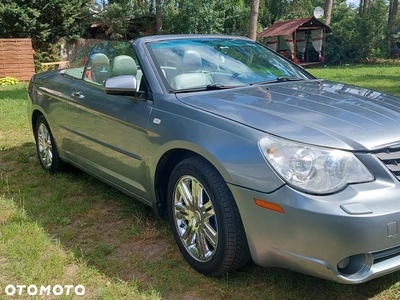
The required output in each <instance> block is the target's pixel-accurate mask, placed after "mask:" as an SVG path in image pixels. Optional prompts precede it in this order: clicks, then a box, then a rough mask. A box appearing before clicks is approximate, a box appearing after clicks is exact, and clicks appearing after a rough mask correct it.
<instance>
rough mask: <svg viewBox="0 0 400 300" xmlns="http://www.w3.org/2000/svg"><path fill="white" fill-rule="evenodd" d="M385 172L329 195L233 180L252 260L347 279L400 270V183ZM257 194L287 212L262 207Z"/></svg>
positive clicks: (357, 280)
mask: <svg viewBox="0 0 400 300" xmlns="http://www.w3.org/2000/svg"><path fill="white" fill-rule="evenodd" d="M386 175H387V176H385V177H386V179H387V180H380V179H379V178H378V179H377V180H375V181H374V182H370V183H365V184H358V185H350V186H348V187H347V188H346V189H345V190H343V191H341V192H340V193H337V194H334V195H328V196H313V195H307V194H303V193H300V192H298V191H296V190H293V189H292V188H290V187H288V186H283V187H281V188H280V189H278V190H277V191H275V192H273V193H270V194H266V193H261V192H256V191H254V190H248V189H246V188H242V187H238V186H236V185H232V184H230V185H229V187H230V189H231V191H232V192H233V195H234V197H235V199H236V202H237V205H238V207H239V211H240V214H241V217H242V220H243V224H244V227H245V230H246V235H247V239H248V242H249V247H250V251H251V254H252V258H253V261H254V262H255V263H257V264H259V265H261V266H270V267H283V268H287V269H291V270H294V271H297V272H301V273H305V274H309V275H313V276H317V277H321V278H325V279H329V280H333V281H337V282H341V283H349V284H355V283H361V282H365V281H368V280H370V279H373V278H375V277H378V276H382V275H384V274H387V273H390V272H393V271H395V270H399V269H400V235H399V223H400V183H399V182H398V181H394V180H392V179H393V178H392V177H391V176H390V175H389V174H386ZM255 198H256V199H261V200H265V201H268V202H272V203H275V204H278V205H280V206H281V207H282V208H283V209H284V211H285V213H279V212H276V211H273V210H269V209H265V208H262V207H259V206H257V205H256V204H255V201H254V199H255ZM339 262H340V263H339ZM338 264H339V266H340V267H338ZM346 264H347V266H346Z"/></svg>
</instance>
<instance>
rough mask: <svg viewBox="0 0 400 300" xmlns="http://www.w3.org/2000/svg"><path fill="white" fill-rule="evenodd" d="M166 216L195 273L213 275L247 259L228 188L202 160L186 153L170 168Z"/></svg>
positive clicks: (239, 223)
mask: <svg viewBox="0 0 400 300" xmlns="http://www.w3.org/2000/svg"><path fill="white" fill-rule="evenodd" d="M196 195H197V196H196ZM168 215H169V221H170V223H171V228H172V231H173V234H174V238H175V241H176V243H177V245H178V247H179V249H180V251H181V253H182V254H183V256H184V257H185V259H186V260H187V261H188V262H189V264H190V265H191V266H192V267H193V268H194V269H196V270H197V271H198V272H200V273H203V274H205V275H209V276H218V275H221V274H224V273H227V272H230V271H234V270H235V269H238V268H240V267H242V266H243V265H244V264H246V263H247V262H248V261H249V260H250V251H249V248H248V244H247V239H246V234H245V232H244V228H243V224H242V220H241V218H240V214H239V210H238V208H237V206H236V203H235V200H234V198H233V196H232V193H231V191H230V190H229V188H228V186H227V185H226V183H225V181H224V180H223V178H222V176H221V175H220V174H219V173H218V171H217V170H216V169H215V168H214V167H213V166H212V165H211V164H210V163H208V162H207V161H205V160H204V159H202V158H200V157H190V158H187V159H185V160H183V161H181V162H180V163H179V164H178V165H177V166H176V167H175V169H174V170H173V172H172V175H171V177H170V180H169V185H168ZM200 246H201V247H200Z"/></svg>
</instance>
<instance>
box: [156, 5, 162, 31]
mask: <svg viewBox="0 0 400 300" xmlns="http://www.w3.org/2000/svg"><path fill="white" fill-rule="evenodd" d="M161 30H162V15H161V0H156V32H157V34H159V33H161Z"/></svg>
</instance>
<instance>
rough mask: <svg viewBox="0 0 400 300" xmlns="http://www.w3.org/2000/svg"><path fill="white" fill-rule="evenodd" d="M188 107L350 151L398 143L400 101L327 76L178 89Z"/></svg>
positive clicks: (284, 136) (273, 132) (297, 139)
mask: <svg viewBox="0 0 400 300" xmlns="http://www.w3.org/2000/svg"><path fill="white" fill-rule="evenodd" d="M177 98H178V99H179V100H180V101H181V102H184V103H186V104H188V105H191V106H194V107H196V108H199V109H202V110H206V111H208V112H211V113H213V114H217V115H220V116H223V117H225V118H229V119H231V120H234V121H236V122H239V123H242V124H245V125H247V126H250V127H253V128H256V129H258V130H261V131H264V132H266V133H269V134H273V135H276V136H280V137H283V138H286V139H290V140H294V141H300V142H303V143H308V144H313V145H319V146H323V147H332V148H339V149H346V150H361V151H365V150H373V149H379V148H382V147H386V146H388V145H390V144H397V143H400V99H399V98H396V97H393V96H390V95H386V94H383V93H380V92H377V91H372V90H369V89H365V88H360V87H356V86H351V85H345V84H341V83H335V82H329V81H324V80H307V81H296V82H283V83H276V84H268V85H260V86H251V87H244V88H235V89H228V90H218V91H208V92H204V93H178V94H177Z"/></svg>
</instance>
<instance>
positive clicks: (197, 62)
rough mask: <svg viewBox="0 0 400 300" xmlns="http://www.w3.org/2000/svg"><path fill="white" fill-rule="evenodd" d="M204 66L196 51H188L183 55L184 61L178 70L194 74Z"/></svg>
mask: <svg viewBox="0 0 400 300" xmlns="http://www.w3.org/2000/svg"><path fill="white" fill-rule="evenodd" d="M201 65H202V62H201V56H200V54H199V52H197V51H195V50H186V51H185V52H184V53H183V56H182V60H181V63H180V65H179V66H178V68H177V69H178V70H180V71H182V72H193V71H196V70H198V69H200V67H201Z"/></svg>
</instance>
